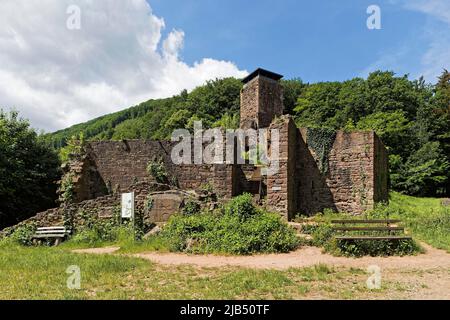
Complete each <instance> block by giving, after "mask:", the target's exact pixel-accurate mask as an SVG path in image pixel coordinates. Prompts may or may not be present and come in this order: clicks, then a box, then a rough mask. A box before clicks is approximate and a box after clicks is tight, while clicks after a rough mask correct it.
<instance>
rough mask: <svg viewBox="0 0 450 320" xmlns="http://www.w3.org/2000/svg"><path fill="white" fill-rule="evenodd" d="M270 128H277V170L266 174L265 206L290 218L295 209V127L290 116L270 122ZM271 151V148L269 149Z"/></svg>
mask: <svg viewBox="0 0 450 320" xmlns="http://www.w3.org/2000/svg"><path fill="white" fill-rule="evenodd" d="M270 130H271V131H272V130H279V137H280V142H279V171H278V172H277V173H276V174H273V175H268V176H267V206H268V208H269V209H272V210H275V211H278V212H280V213H282V215H283V216H284V217H285V218H286V219H287V220H290V219H292V218H293V217H294V214H295V213H296V211H297V200H298V199H297V196H296V181H297V180H296V178H297V177H295V176H294V173H295V165H296V159H297V155H296V144H295V141H296V139H297V137H296V135H297V128H296V127H295V124H294V121H293V120H292V117H290V116H284V117H282V118H280V119H278V121H276V122H274V123H272V125H271V126H270ZM269 152H271V150H269Z"/></svg>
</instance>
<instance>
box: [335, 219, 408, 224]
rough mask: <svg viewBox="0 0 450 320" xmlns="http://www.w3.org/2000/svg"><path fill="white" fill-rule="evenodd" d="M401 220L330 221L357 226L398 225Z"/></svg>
mask: <svg viewBox="0 0 450 320" xmlns="http://www.w3.org/2000/svg"><path fill="white" fill-rule="evenodd" d="M399 222H402V221H401V220H331V223H335V224H347V223H350V224H358V223H399Z"/></svg>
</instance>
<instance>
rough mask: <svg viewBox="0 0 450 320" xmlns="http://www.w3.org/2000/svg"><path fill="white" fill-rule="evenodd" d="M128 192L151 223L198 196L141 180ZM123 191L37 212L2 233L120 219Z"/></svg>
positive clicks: (77, 226)
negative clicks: (26, 226) (33, 226)
mask: <svg viewBox="0 0 450 320" xmlns="http://www.w3.org/2000/svg"><path fill="white" fill-rule="evenodd" d="M124 192H134V193H135V211H136V214H137V213H138V212H140V213H141V214H142V215H143V219H144V221H145V223H146V224H147V225H149V224H152V223H154V224H158V223H163V222H166V221H167V220H168V219H169V218H170V216H172V215H173V214H174V213H176V212H179V211H180V209H181V208H182V207H183V206H184V203H185V201H187V199H189V198H192V199H196V196H197V195H195V194H189V193H187V192H184V191H182V190H170V189H169V187H168V186H167V185H161V184H156V183H149V182H142V183H137V184H135V185H133V186H131V187H129V188H128V189H127V190H124ZM149 198H151V203H152V204H151V207H150V208H148V207H147V205H148V200H149ZM120 208H121V194H113V195H108V196H103V197H98V198H96V199H91V200H85V201H81V202H79V203H73V204H70V205H67V206H61V207H58V208H54V209H50V210H47V211H44V212H40V213H38V214H36V215H35V216H34V217H32V218H30V219H27V220H25V221H23V222H21V223H19V224H17V225H15V226H13V227H10V228H6V229H4V230H2V231H1V232H0V237H1V236H2V235H8V234H10V233H11V232H13V231H14V230H15V229H17V228H18V227H20V226H23V225H27V224H33V225H35V226H36V227H48V226H63V225H64V224H65V221H66V223H67V221H71V222H70V224H71V225H73V226H74V227H75V228H76V229H78V230H79V229H80V228H82V227H83V226H84V225H85V224H86V219H89V220H91V221H92V220H94V221H95V220H108V219H116V218H117V217H118V215H120Z"/></svg>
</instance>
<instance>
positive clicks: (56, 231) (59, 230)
mask: <svg viewBox="0 0 450 320" xmlns="http://www.w3.org/2000/svg"><path fill="white" fill-rule="evenodd" d="M69 233H70V231H69V230H67V229H66V227H42V228H37V230H36V234H37V235H66V234H69Z"/></svg>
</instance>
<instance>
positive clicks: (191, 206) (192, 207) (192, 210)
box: [181, 199, 200, 216]
mask: <svg viewBox="0 0 450 320" xmlns="http://www.w3.org/2000/svg"><path fill="white" fill-rule="evenodd" d="M199 211H200V204H199V203H198V202H197V201H194V200H192V199H189V200H187V201H186V203H185V205H184V207H183V209H182V211H181V213H182V214H184V215H186V216H190V215H193V214H196V213H199Z"/></svg>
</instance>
